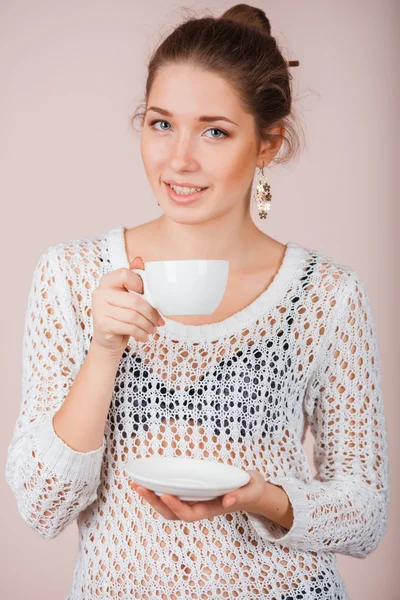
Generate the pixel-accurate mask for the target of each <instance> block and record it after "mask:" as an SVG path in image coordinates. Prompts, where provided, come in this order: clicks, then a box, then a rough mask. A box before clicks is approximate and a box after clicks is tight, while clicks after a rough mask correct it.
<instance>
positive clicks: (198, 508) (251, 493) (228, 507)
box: [128, 469, 267, 523]
mask: <svg viewBox="0 0 400 600" xmlns="http://www.w3.org/2000/svg"><path fill="white" fill-rule="evenodd" d="M246 472H247V473H248V474H249V475H250V481H249V483H247V484H246V485H244V486H243V487H241V488H238V489H236V490H234V491H233V492H229V493H228V494H225V495H223V496H218V497H217V498H214V500H205V501H201V502H186V501H184V500H179V499H178V498H177V497H176V496H172V495H171V494H164V495H163V496H157V494H155V493H154V492H152V491H151V490H149V489H147V488H143V487H142V486H139V485H138V484H137V483H135V482H134V481H133V480H132V479H130V478H129V479H128V482H129V486H130V487H131V489H132V490H134V491H136V492H137V493H138V494H139V495H141V496H142V497H143V498H144V499H145V500H147V502H148V503H149V504H151V506H152V507H153V508H154V509H155V510H156V511H157V512H158V513H160V515H162V516H163V517H164V518H165V519H168V520H172V521H185V522H186V523H193V522H194V521H201V520H202V519H209V520H211V519H212V518H213V517H216V516H218V515H225V514H227V513H231V512H235V511H239V510H245V511H248V512H253V513H257V512H258V509H259V507H260V505H261V499H262V497H263V494H264V492H265V490H266V483H267V482H266V480H265V479H264V477H263V476H262V475H261V473H260V472H259V471H257V470H255V469H251V470H249V471H246ZM232 499H234V500H235V502H234V503H232V502H231V503H230V504H229V501H231V500H232Z"/></svg>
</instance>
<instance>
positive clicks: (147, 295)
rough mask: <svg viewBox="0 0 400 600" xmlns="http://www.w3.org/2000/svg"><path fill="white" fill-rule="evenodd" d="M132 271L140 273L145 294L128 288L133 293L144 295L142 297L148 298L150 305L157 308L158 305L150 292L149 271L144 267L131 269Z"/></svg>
mask: <svg viewBox="0 0 400 600" xmlns="http://www.w3.org/2000/svg"><path fill="white" fill-rule="evenodd" d="M130 270H131V271H133V273H137V274H138V275H139V277H140V278H141V279H142V281H143V294H140V293H139V292H134V291H133V290H128V291H129V292H131V293H132V294H136V295H137V296H142V298H144V299H145V300H146V302H148V303H149V304H150V306H152V307H153V308H155V309H156V310H158V309H157V306H156V305H155V302H154V300H153V298H152V296H151V294H150V290H149V282H148V279H147V273H146V271H145V270H144V269H130Z"/></svg>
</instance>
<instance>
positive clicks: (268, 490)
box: [257, 481, 294, 529]
mask: <svg viewBox="0 0 400 600" xmlns="http://www.w3.org/2000/svg"><path fill="white" fill-rule="evenodd" d="M257 512H258V513H259V514H261V515H262V516H263V517H266V518H267V519H269V520H270V521H273V522H274V523H277V525H281V526H282V527H285V528H286V529H290V528H291V527H292V525H293V521H294V515H293V507H292V505H291V503H290V500H289V497H288V495H287V494H286V492H285V490H284V489H283V488H282V487H280V486H278V485H274V484H273V483H270V482H269V481H266V482H265V487H264V493H263V495H262V496H261V499H260V502H259V507H258V511H257Z"/></svg>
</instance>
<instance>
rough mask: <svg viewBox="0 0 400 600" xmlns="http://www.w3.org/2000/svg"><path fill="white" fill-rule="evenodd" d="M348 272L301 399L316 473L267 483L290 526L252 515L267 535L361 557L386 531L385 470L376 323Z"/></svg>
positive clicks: (286, 542)
mask: <svg viewBox="0 0 400 600" xmlns="http://www.w3.org/2000/svg"><path fill="white" fill-rule="evenodd" d="M352 273H353V274H352V275H351V276H350V277H349V281H348V283H347V285H346V289H344V292H343V295H342V297H341V301H340V302H339V306H338V311H337V313H336V314H334V315H333V318H334V322H333V324H332V327H331V329H330V334H329V338H328V340H327V343H326V344H325V347H324V349H323V355H322V357H321V361H320V364H319V366H318V368H317V369H316V372H315V373H314V374H313V375H312V378H311V380H310V382H309V385H308V387H307V396H306V398H305V406H306V407H307V414H308V417H309V421H310V427H311V432H312V434H313V436H314V438H315V444H314V451H313V453H314V462H315V467H316V470H317V474H316V477H315V478H314V479H313V480H312V481H311V482H307V483H306V482H303V481H300V480H298V479H296V478H292V477H287V478H281V479H277V480H276V481H275V480H274V481H273V482H272V483H274V484H276V485H279V486H281V487H282V488H283V489H284V490H285V492H286V493H287V495H288V497H289V500H290V502H291V504H292V507H293V512H294V522H293V525H292V527H291V529H290V530H285V529H284V528H282V527H280V526H278V525H276V524H273V523H272V521H269V520H268V519H265V518H264V517H263V516H262V515H256V514H252V513H250V519H251V523H252V525H253V526H254V527H255V529H256V530H257V531H258V533H259V535H260V536H261V537H263V538H264V539H266V540H269V541H272V542H277V543H279V544H282V545H285V546H291V547H293V548H298V549H300V550H307V551H325V552H337V553H339V554H347V555H351V556H354V557H358V558H364V557H366V556H368V555H369V554H371V553H372V552H373V551H374V550H375V549H376V547H377V546H378V544H379V542H380V541H381V540H382V538H383V537H384V534H385V530H386V522H387V516H388V508H389V500H390V498H389V469H388V454H387V433H386V424H385V416H384V404H383V398H382V391H381V365H380V357H379V350H378V343H377V337H376V331H375V324H374V321H373V316H372V313H371V307H370V302H369V299H368V296H367V293H366V290H365V287H364V285H363V283H362V282H361V280H360V278H359V276H358V275H357V273H355V272H354V271H353V272H352Z"/></svg>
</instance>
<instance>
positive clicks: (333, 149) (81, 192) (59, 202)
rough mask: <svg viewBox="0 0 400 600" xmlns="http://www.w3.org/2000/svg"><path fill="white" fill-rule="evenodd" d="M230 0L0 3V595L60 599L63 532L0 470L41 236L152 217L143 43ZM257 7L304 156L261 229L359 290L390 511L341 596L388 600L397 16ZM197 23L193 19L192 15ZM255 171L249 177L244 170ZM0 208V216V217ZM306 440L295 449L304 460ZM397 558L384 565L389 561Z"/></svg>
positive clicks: (276, 183)
mask: <svg viewBox="0 0 400 600" xmlns="http://www.w3.org/2000/svg"><path fill="white" fill-rule="evenodd" d="M233 4H234V3H228V2H210V3H207V2H204V1H198V2H197V3H196V4H194V3H185V2H182V3H180V4H177V3H175V2H172V0H163V1H162V0H158V1H157V0H147V2H143V3H142V2H140V3H139V2H138V1H137V2H133V1H131V2H129V1H128V0H119V1H118V2H112V1H111V0H109V1H99V0H96V1H94V0H92V1H90V0H89V1H86V2H78V1H76V0H69V1H66V0H64V1H60V0H51V1H50V0H49V1H45V0H35V2H31V1H29V0H13V1H11V0H9V1H8V0H2V1H1V2H0V39H1V52H0V68H1V71H0V109H1V110H0V127H1V136H0V153H1V154H0V169H1V172H0V199H1V217H2V218H1V222H2V223H3V225H2V228H1V229H2V235H1V237H0V243H1V250H2V256H3V257H4V258H5V260H4V261H3V262H2V267H3V271H2V274H1V284H2V285H1V294H0V301H1V307H0V308H1V313H0V314H1V336H0V340H1V348H0V350H1V357H0V358H1V361H0V364H1V375H2V377H1V382H2V386H1V387H2V418H1V421H0V427H1V438H0V444H1V448H0V453H1V459H2V460H1V465H2V472H3V477H2V478H0V493H1V496H0V498H1V507H0V508H1V510H0V518H1V532H2V543H1V544H0V565H1V567H0V568H1V577H0V586H1V589H0V597H1V598H2V599H4V600H11V599H12V600H25V599H26V598H40V599H41V600H57V599H63V598H64V597H65V596H66V594H67V591H68V589H69V586H70V584H71V581H72V570H73V564H74V559H75V553H76V550H77V543H78V535H77V528H76V524H75V523H73V524H72V525H70V527H68V529H67V530H66V531H65V532H64V533H63V534H62V535H60V536H59V537H58V538H56V539H54V540H48V541H45V540H43V539H41V538H40V537H39V535H38V534H36V533H35V532H34V531H33V530H31V529H29V528H28V527H27V525H26V524H25V523H24V521H23V520H22V518H21V517H20V516H19V513H18V509H17V504H16V501H15V499H14V497H13V495H12V493H11V490H10V489H9V488H8V486H7V484H6V481H5V477H4V473H5V463H6V455H7V447H8V444H9V443H10V441H11V436H12V430H13V427H14V424H15V421H16V418H17V415H18V412H19V406H20V402H21V356H22V333H23V320H24V313H25V308H26V303H27V299H28V291H29V287H30V284H31V278H32V273H33V269H34V267H35V265H36V263H37V261H38V259H39V256H40V255H41V254H42V253H43V252H44V251H45V249H46V248H47V247H48V246H49V245H52V244H56V243H59V242H61V241H67V240H69V239H74V238H78V237H90V236H95V235H98V234H99V233H101V232H104V231H107V230H108V229H110V228H111V227H115V226H117V225H122V224H123V225H125V226H127V227H132V226H134V225H136V224H140V223H143V222H146V221H149V220H151V219H154V218H155V217H157V216H159V215H160V214H161V213H160V210H161V209H160V208H159V207H158V206H157V201H156V199H155V198H154V196H153V194H152V190H151V188H150V186H149V184H148V181H147V178H146V174H145V171H144V168H143V163H142V160H141V155H140V133H136V134H135V133H133V132H132V130H131V129H130V125H129V118H130V116H131V115H132V114H133V112H134V110H135V108H136V106H137V104H138V103H140V102H142V101H143V92H144V84H145V76H146V65H147V60H148V57H149V54H150V51H151V50H152V49H153V47H154V46H155V45H156V44H157V43H158V42H159V41H160V39H162V37H163V35H164V34H166V33H167V32H168V31H170V28H171V27H172V26H174V25H177V24H178V23H179V21H180V19H181V18H182V17H184V16H185V13H184V12H183V11H182V10H181V8H180V7H182V6H185V7H189V8H191V9H196V13H197V16H202V13H203V10H206V11H207V10H208V11H211V13H212V14H214V15H215V16H219V15H220V14H221V13H222V12H223V11H224V10H226V9H227V8H228V7H229V6H232V5H233ZM254 5H255V6H258V7H260V8H262V9H263V10H265V11H266V14H267V16H268V17H269V18H270V21H271V25H272V30H273V35H275V37H277V39H278V42H279V43H280V44H281V48H282V50H283V52H284V55H285V57H286V58H287V59H297V60H299V61H300V66H299V67H297V68H294V69H292V73H293V74H294V81H293V86H294V96H295V104H294V106H295V110H296V112H297V114H298V116H299V118H300V119H301V121H302V122H303V127H304V128H305V132H306V140H307V146H306V147H305V149H304V151H303V152H302V154H301V156H300V158H299V160H298V161H297V162H296V163H295V164H293V165H292V166H290V167H287V166H286V167H274V168H273V169H271V170H268V171H267V176H268V178H269V182H270V185H271V194H272V205H271V211H270V214H269V217H268V219H267V220H266V221H261V220H260V219H259V217H258V213H257V207H256V206H255V202H254V201H253V205H252V215H253V219H254V220H255V222H256V223H257V224H258V226H259V228H260V229H262V230H263V231H265V232H266V233H268V234H269V235H271V236H273V237H275V238H277V239H279V240H280V241H281V242H282V243H286V242H287V241H294V242H297V243H299V244H302V245H305V246H307V247H309V248H313V249H319V250H321V251H323V252H325V253H326V254H327V255H329V256H331V257H334V258H335V259H336V260H338V261H340V262H342V263H344V264H347V265H350V266H351V267H353V268H354V269H356V270H357V271H358V272H359V273H360V275H361V277H362V278H363V280H364V281H365V284H366V286H367V291H368V294H369V297H370V299H371V305H372V309H373V314H374V318H375V322H376V328H377V334H378V342H379V346H380V351H381V359H382V369H383V395H384V400H385V414H386V419H387V430H388V439H389V456H390V458H389V463H390V477H391V506H390V514H389V521H388V527H387V533H386V536H385V538H384V540H383V542H381V544H380V546H379V547H378V549H377V550H376V551H375V552H374V553H373V554H372V555H371V556H369V557H368V558H366V559H355V558H351V557H347V556H338V566H339V570H340V572H341V574H342V576H343V578H344V580H345V583H346V586H347V588H348V590H349V592H350V596H351V599H352V600H378V599H379V600H381V599H382V600H399V599H400V588H399V586H398V584H397V582H398V580H399V577H398V572H396V568H395V567H396V560H398V556H399V553H398V550H399V543H398V540H399V539H400V519H399V516H398V504H399V501H400V493H399V477H398V473H399V459H398V455H399V451H400V442H399V438H400V436H399V435H398V427H399V394H398V382H397V374H398V362H399V342H398V340H399V326H398V310H397V308H398V298H399V277H398V275H399V269H398V246H397V239H398V238H397V235H396V234H397V232H398V229H399V208H398V205H399V178H398V176H399V169H398V163H399V139H400V125H399V114H398V110H399V106H400V84H399V66H398V64H399V58H400V56H399V55H400V52H399V46H400V42H399V21H400V2H398V1H396V0H392V1H390V0H374V1H372V0H368V1H367V0H362V1H361V0H360V1H354V0H352V1H347V2H344V1H337V0H335V1H333V0H325V1H324V2H320V1H319V0H303V1H302V2H298V1H297V0H282V1H281V2H272V0H271V1H259V2H256V3H255V4H254ZM203 16H204V15H203ZM257 174H258V171H257ZM4 215H5V216H4ZM312 442H313V440H312V437H311V435H310V434H309V432H308V434H307V438H306V442H305V445H306V449H307V454H308V456H309V458H310V462H311V460H312V459H311V456H312ZM396 556H397V558H396Z"/></svg>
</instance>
